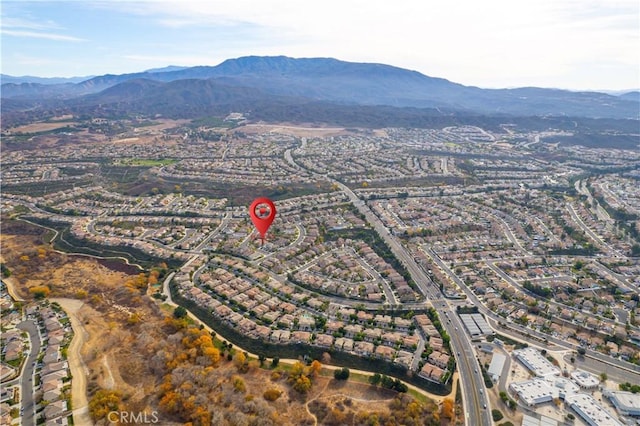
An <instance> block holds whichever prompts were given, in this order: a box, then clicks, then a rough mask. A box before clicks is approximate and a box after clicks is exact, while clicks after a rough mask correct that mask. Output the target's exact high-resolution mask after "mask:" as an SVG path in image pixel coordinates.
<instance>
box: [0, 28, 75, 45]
mask: <svg viewBox="0 0 640 426" xmlns="http://www.w3.org/2000/svg"><path fill="white" fill-rule="evenodd" d="M0 32H1V33H2V34H4V35H8V36H13V37H28V38H42V39H46V40H54V41H74V42H76V41H86V40H85V39H82V38H78V37H73V36H67V35H62V34H54V33H45V32H36V31H26V30H8V29H5V28H3V29H2V30H1V31H0Z"/></svg>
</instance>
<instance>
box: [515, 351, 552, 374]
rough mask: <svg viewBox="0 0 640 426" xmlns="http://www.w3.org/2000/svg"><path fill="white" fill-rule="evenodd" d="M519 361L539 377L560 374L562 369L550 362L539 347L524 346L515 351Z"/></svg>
mask: <svg viewBox="0 0 640 426" xmlns="http://www.w3.org/2000/svg"><path fill="white" fill-rule="evenodd" d="M513 354H514V355H515V356H516V358H517V359H518V361H520V362H521V363H522V364H524V366H525V367H527V368H528V369H529V371H531V372H532V373H533V374H535V375H536V376H538V377H549V376H558V375H560V369H559V368H558V367H556V366H554V365H553V364H551V363H550V362H549V360H547V359H546V358H545V357H544V356H543V355H542V354H541V353H540V352H539V351H538V350H537V349H534V348H524V349H517V350H515V351H513Z"/></svg>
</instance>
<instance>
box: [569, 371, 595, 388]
mask: <svg viewBox="0 0 640 426" xmlns="http://www.w3.org/2000/svg"><path fill="white" fill-rule="evenodd" d="M571 378H572V379H573V381H574V382H576V383H577V384H578V386H580V387H581V388H582V389H595V388H597V387H598V385H599V384H600V380H598V378H597V377H596V376H594V375H593V374H591V373H587V372H586V371H583V370H576V371H574V372H573V373H571Z"/></svg>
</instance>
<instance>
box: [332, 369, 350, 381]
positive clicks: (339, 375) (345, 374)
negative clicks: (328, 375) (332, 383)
mask: <svg viewBox="0 0 640 426" xmlns="http://www.w3.org/2000/svg"><path fill="white" fill-rule="evenodd" d="M349 374H350V372H349V369H348V368H347V367H342V368H341V369H339V370H334V372H333V377H334V378H335V379H336V380H347V379H348V378H349Z"/></svg>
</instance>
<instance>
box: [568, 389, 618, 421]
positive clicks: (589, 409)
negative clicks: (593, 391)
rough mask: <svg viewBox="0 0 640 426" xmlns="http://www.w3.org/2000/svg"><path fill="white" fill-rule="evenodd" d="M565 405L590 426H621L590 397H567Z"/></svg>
mask: <svg viewBox="0 0 640 426" xmlns="http://www.w3.org/2000/svg"><path fill="white" fill-rule="evenodd" d="M565 404H567V405H568V406H569V407H571V408H572V409H573V410H574V411H575V412H576V413H578V415H579V416H580V417H581V418H582V420H584V421H585V422H586V423H587V424H588V425H590V426H623V425H622V423H620V422H619V421H618V420H617V419H616V418H615V417H614V416H613V415H612V414H611V413H609V412H608V411H607V410H605V409H604V408H602V407H601V406H600V405H599V404H598V402H597V401H596V400H595V399H593V397H592V396H591V395H588V394H584V393H576V394H573V395H567V397H566V399H565Z"/></svg>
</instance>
